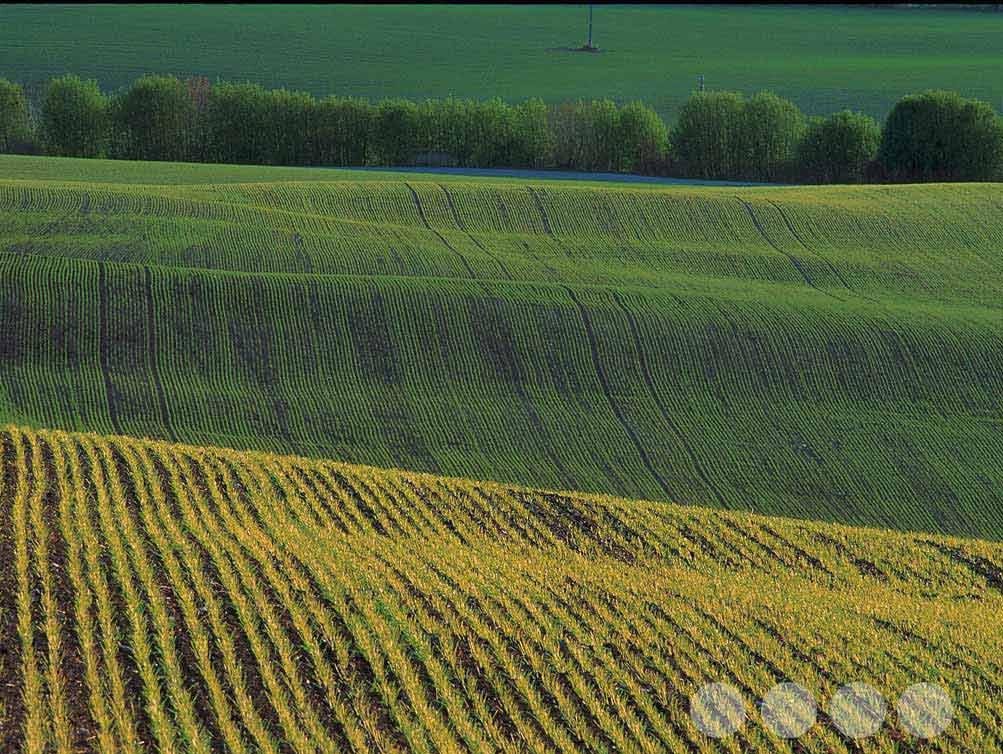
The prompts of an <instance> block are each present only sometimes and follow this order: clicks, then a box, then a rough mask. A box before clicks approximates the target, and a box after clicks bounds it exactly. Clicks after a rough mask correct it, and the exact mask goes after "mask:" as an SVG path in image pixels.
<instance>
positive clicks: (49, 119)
mask: <svg viewBox="0 0 1003 754" xmlns="http://www.w3.org/2000/svg"><path fill="white" fill-rule="evenodd" d="M108 136H109V118H108V100H107V98H106V97H105V96H104V95H103V94H102V93H101V90H100V89H98V85H97V82H96V81H93V80H90V81H84V80H82V79H81V78H80V77H78V76H73V75H66V76H61V77H59V78H55V79H53V80H52V81H50V82H49V85H48V86H47V87H46V89H45V95H44V97H43V100H42V138H43V140H44V143H45V147H46V150H47V151H48V152H49V153H50V154H54V155H62V156H66V157H99V156H101V155H103V154H104V152H105V150H106V148H107V145H108Z"/></svg>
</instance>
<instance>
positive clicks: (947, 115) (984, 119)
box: [878, 91, 1003, 181]
mask: <svg viewBox="0 0 1003 754" xmlns="http://www.w3.org/2000/svg"><path fill="white" fill-rule="evenodd" d="M878 159H879V160H880V162H881V164H882V165H883V167H884V168H885V170H887V172H888V174H889V175H890V176H891V178H892V179H894V180H914V181H922V180H951V181H981V180H990V179H993V178H995V177H997V176H998V175H999V172H1000V166H1001V164H1003V126H1001V124H1000V120H999V118H998V117H997V116H996V113H995V112H994V111H993V109H992V108H991V107H990V106H989V105H987V104H986V103H984V102H980V101H978V100H969V99H964V98H963V97H961V95H959V94H957V93H956V92H945V91H927V92H923V93H922V94H913V95H909V96H907V97H903V98H902V99H901V100H899V101H898V102H897V103H896V104H895V107H894V108H892V111H891V113H889V115H888V119H887V120H886V121H885V125H884V129H883V131H882V135H881V148H880V151H879V157H878Z"/></svg>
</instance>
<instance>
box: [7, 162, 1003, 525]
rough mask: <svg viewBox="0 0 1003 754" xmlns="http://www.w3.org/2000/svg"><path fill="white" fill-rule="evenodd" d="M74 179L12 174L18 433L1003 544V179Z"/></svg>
mask: <svg viewBox="0 0 1003 754" xmlns="http://www.w3.org/2000/svg"><path fill="white" fill-rule="evenodd" d="M21 159H22V160H23V159H24V158H21ZM36 163H38V164H42V163H45V164H48V165H50V166H52V165H54V166H56V167H58V166H59V165H60V164H63V161H59V160H36ZM65 163H66V164H67V165H68V166H74V167H73V169H74V170H78V171H79V172H78V174H77V175H74V176H73V177H74V180H72V181H71V180H26V179H24V178H7V179H4V180H0V238H2V239H3V241H2V245H0V286H2V290H0V307H2V309H0V319H2V321H3V323H4V328H3V331H2V333H0V357H2V364H3V380H2V382H0V420H3V421H9V422H13V423H17V424H21V425H28V426H34V427H43V428H44V427H55V428H61V429H65V430H74V431H94V432H97V433H100V434H127V435H133V436H140V437H150V438H160V439H166V440H174V441H183V442H187V443H193V444H197V445H223V446H229V447H234V448H238V449H250V450H261V451H275V452H285V453H296V454H301V455H306V456H312V457H318V458H338V459H341V460H345V461H350V462H357V463H366V464H371V465H376V466H383V467H399V468H408V469H413V470H416V471H427V472H434V473H442V474H447V475H454V476H460V477H466V478H477V479H493V480H496V481H500V482H513V483H519V484H525V485H530V486H540V487H547V488H552V489H576V490H585V491H589V492H599V493H608V494H615V495H620V496H624V497H635V498H647V499H654V500H664V501H674V502H682V503H695V504H701V505H710V506H715V507H719V508H733V509H739V510H753V511H755V512H757V513H765V514H771V515H784V516H795V517H800V518H811V519H824V520H829V521H837V522H843V523H850V524H863V525H874V526H882V527H890V528H897V529H909V530H922V531H930V532H941V533H946V534H953V535H964V536H978V537H984V538H999V537H1000V536H1001V534H1003V508H1001V507H1000V502H1001V493H1000V490H1001V489H1003V445H1001V443H1000V440H999V438H1000V436H1001V435H1000V429H1001V423H1003V422H1001V420H1003V415H1001V404H1000V396H1001V395H1003V316H1001V311H1000V302H1001V301H1003V296H1001V294H1003V290H1001V288H1003V256H1001V252H1000V249H1001V248H1003V223H1001V221H1000V220H999V218H1000V217H1001V214H1000V212H999V209H1000V206H1001V204H1003V189H1001V187H1000V186H998V185H991V184H989V185H929V186H882V187H828V188H771V189H765V188H731V187H729V188H707V187H700V188H680V187H672V188H662V187H654V186H644V187H624V186H617V185H613V184H606V185H602V186H596V185H582V186H578V185H569V184H567V183H556V182H555V183H547V182H542V181H534V182H525V181H517V180H505V181H494V180H483V179H481V180H475V179H457V178H449V179H446V178H443V177H442V176H424V177H421V176H416V175H408V176H399V175H387V174H384V175H374V174H369V175H367V176H365V178H364V179H363V178H360V177H359V176H358V174H352V173H342V172H337V171H305V170H304V171H293V172H290V171H282V170H281V169H280V170H278V171H276V172H275V175H276V180H274V181H272V180H270V179H269V176H270V175H272V172H271V171H270V170H269V169H261V168H247V169H241V170H239V171H237V172H234V170H235V169H232V168H222V169H217V168H215V167H212V166H194V165H193V166H184V167H183V169H182V168H180V167H178V166H164V168H163V170H164V173H165V176H166V177H165V179H164V183H157V170H158V168H157V167H152V166H151V167H150V168H149V170H148V173H147V175H148V179H147V180H148V183H147V184H136V183H129V182H128V181H129V180H134V179H135V176H133V177H132V178H131V179H130V178H124V179H123V181H122V182H116V177H115V174H116V172H117V171H119V170H121V171H122V172H123V173H129V172H130V170H131V169H130V167H128V166H125V165H123V166H122V167H121V168H120V167H119V165H118V164H116V163H102V162H99V161H90V164H92V165H93V166H94V167H93V168H92V169H91V172H92V175H93V177H92V179H91V182H85V181H83V180H81V179H83V178H85V177H86V172H85V171H86V168H84V167H81V162H80V161H65ZM25 164H27V163H25V162H23V161H19V158H6V159H5V160H3V161H2V162H0V165H3V166H7V165H10V166H12V172H14V171H16V170H17V168H18V166H23V165H25ZM217 170H218V171H219V173H220V175H221V176H222V177H221V178H220V179H219V182H213V181H212V176H213V175H214V171H217ZM228 171H229V172H228ZM186 176H189V177H187V178H186Z"/></svg>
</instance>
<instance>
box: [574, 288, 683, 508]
mask: <svg viewBox="0 0 1003 754" xmlns="http://www.w3.org/2000/svg"><path fill="white" fill-rule="evenodd" d="M561 287H562V288H564V290H565V291H566V292H567V294H568V297H569V298H570V299H571V302H572V303H573V304H574V305H575V307H576V308H577V309H578V315H579V317H580V319H581V321H582V326H583V327H584V329H585V335H586V337H587V339H588V342H589V350H590V352H591V354H592V368H593V370H594V371H595V373H596V376H597V377H598V378H599V387H600V388H601V389H602V392H603V395H604V396H605V398H606V403H607V404H608V405H609V407H610V409H611V410H612V411H613V414H614V416H616V419H617V421H618V422H619V423H620V426H621V427H623V430H624V432H626V433H627V436H628V437H629V438H630V440H631V442H632V443H633V444H634V447H635V448H636V449H637V454H638V455H639V456H640V458H641V462H642V463H643V464H644V466H645V468H646V469H647V470H648V473H650V474H651V476H652V478H653V479H654V480H655V481H656V482H657V483H658V486H659V487H661V488H662V491H663V492H664V493H665V495H666V500H674V499H675V495H673V493H672V491H671V490H670V489H669V487H668V485H667V484H666V482H665V480H664V479H662V476H661V475H660V474H659V473H658V472H657V471H655V467H654V466H653V465H652V463H651V459H650V458H649V457H648V453H647V451H646V450H645V449H644V445H643V443H642V442H641V439H640V438H639V437H638V436H637V432H636V431H635V430H634V428H633V427H632V426H631V425H630V422H628V421H627V417H626V416H624V414H623V411H622V410H621V409H620V406H619V405H618V404H617V402H616V401H615V400H614V399H613V391H612V389H611V388H610V384H609V378H608V377H607V376H606V370H605V369H603V366H602V363H601V361H600V360H599V345H598V342H597V340H596V334H595V330H594V329H593V327H592V320H591V318H590V317H589V313H588V310H587V309H586V308H585V307H584V306H583V305H582V302H581V301H579V300H578V297H577V296H576V295H575V292H574V291H573V290H571V288H570V287H568V286H566V285H562V286H561Z"/></svg>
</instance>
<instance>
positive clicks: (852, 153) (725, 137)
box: [0, 75, 1003, 183]
mask: <svg viewBox="0 0 1003 754" xmlns="http://www.w3.org/2000/svg"><path fill="white" fill-rule="evenodd" d="M0 152H22V153H45V154H51V155H61V156H74V157H108V158H113V159H134V160H170V161H181V162H214V163H238V164H258V165H300V166H345V167H355V166H388V167H393V166H413V165H449V166H456V167H486V168H491V167H510V168H537V169H547V168H557V169H565V170H581V171H603V172H607V171H608V172H630V173H641V174H648V175H672V176H679V177H689V178H706V179H726V180H756V181H781V182H815V183H852V182H861V181H869V182H874V181H883V180H894V181H916V180H919V181H922V180H993V179H998V178H999V177H1000V176H1001V174H1003V121H1001V119H1000V118H999V117H998V116H997V115H996V113H995V111H993V109H992V108H991V107H990V106H989V105H987V104H986V103H984V102H979V101H977V100H970V99H965V98H963V97H961V96H960V95H959V94H957V93H954V92H946V91H927V92H923V93H921V94H914V95H909V96H907V97H904V98H902V99H901V100H899V102H898V103H896V104H895V106H894V107H893V108H892V111H891V113H889V115H888V118H887V119H886V120H885V123H884V124H883V126H881V125H879V124H878V123H877V121H875V120H874V119H873V118H871V117H870V116H868V115H865V114H863V113H858V112H852V111H849V110H844V111H842V112H839V113H835V114H833V115H830V116H828V117H806V116H805V115H804V114H803V113H802V112H801V111H800V110H799V109H798V107H797V106H796V105H795V104H794V103H792V102H790V101H789V100H786V99H783V98H781V97H779V96H777V95H776V94H773V93H771V92H761V93H759V94H756V95H754V96H752V97H750V98H748V99H746V98H745V97H744V96H743V95H741V94H738V93H735V92H716V91H715V92H695V93H694V94H693V95H692V96H691V97H690V98H689V99H688V100H687V102H686V103H685V104H684V105H683V107H682V109H681V111H680V113H679V117H678V120H677V122H676V124H675V125H674V127H673V128H672V129H669V128H668V127H667V126H666V124H665V122H664V121H663V120H662V119H661V118H660V117H659V116H658V114H657V113H656V112H655V111H654V110H653V109H651V108H650V107H648V106H646V105H644V104H643V103H640V102H633V103H629V104H625V105H619V104H617V103H614V102H612V101H610V100H591V101H584V100H578V101H575V102H565V103H561V104H551V105H547V104H545V103H544V102H543V101H542V100H539V99H529V100H526V101H524V102H521V103H519V104H509V103H506V102H503V101H502V100H500V99H497V98H495V99H490V100H486V101H475V100H470V99H458V98H453V97H450V98H447V99H444V100H426V101H424V102H413V101H411V100H407V99H401V98H392V99H385V100H382V101H380V102H377V103H372V102H369V101H367V100H363V99H354V98H351V97H335V96H331V97H327V98H324V99H317V98H315V97H313V96H312V95H310V94H306V93H303V92H291V91H288V90H285V89H273V90H268V89H264V88H263V87H261V86H259V85H257V84H250V83H228V82H218V83H211V82H209V80H208V79H206V78H204V77H192V78H189V79H187V80H181V79H179V78H176V77H173V76H155V75H148V76H143V77H142V78H139V79H137V80H136V81H135V82H133V84H132V85H131V86H130V87H129V88H127V89H125V90H123V91H120V92H118V93H115V94H111V95H109V94H106V93H104V92H102V91H101V90H100V89H99V87H98V85H97V82H95V81H87V80H83V79H80V78H79V77H77V76H73V75H66V76H61V77H59V78H56V79H53V80H52V81H50V82H49V84H48V86H47V87H46V88H45V90H44V93H43V94H42V97H41V102H40V103H39V105H38V107H37V108H35V111H32V108H29V103H28V101H27V99H26V97H25V95H24V91H23V89H22V88H21V87H20V86H19V85H18V84H15V83H12V82H9V81H7V80H4V79H0Z"/></svg>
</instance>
